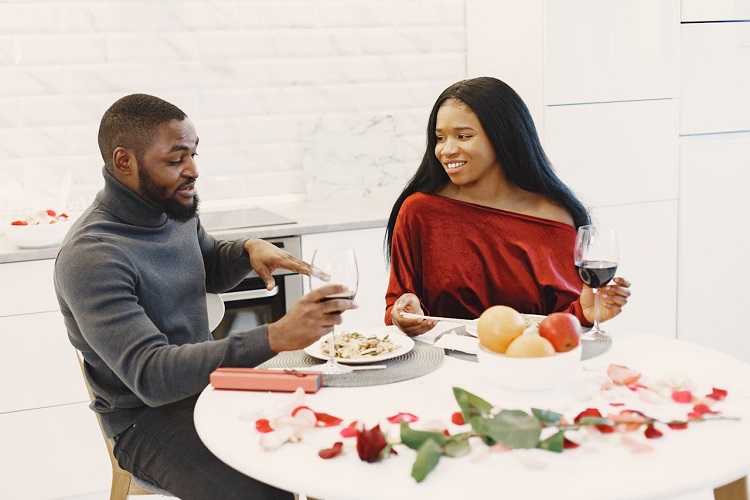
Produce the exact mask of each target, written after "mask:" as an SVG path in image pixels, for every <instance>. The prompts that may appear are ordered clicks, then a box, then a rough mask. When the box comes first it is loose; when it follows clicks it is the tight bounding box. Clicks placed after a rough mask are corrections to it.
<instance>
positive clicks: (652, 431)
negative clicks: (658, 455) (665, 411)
mask: <svg viewBox="0 0 750 500" xmlns="http://www.w3.org/2000/svg"><path fill="white" fill-rule="evenodd" d="M643 435H644V436H646V439H656V438H660V437H662V436H663V435H664V434H663V433H662V432H661V431H660V430H659V429H657V428H656V427H654V424H651V425H649V426H648V427H646V430H645V431H643Z"/></svg>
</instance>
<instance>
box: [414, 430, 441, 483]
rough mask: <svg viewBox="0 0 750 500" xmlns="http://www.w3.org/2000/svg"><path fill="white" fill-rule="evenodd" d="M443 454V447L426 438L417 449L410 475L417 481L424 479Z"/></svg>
mask: <svg viewBox="0 0 750 500" xmlns="http://www.w3.org/2000/svg"><path fill="white" fill-rule="evenodd" d="M441 456H443V448H442V447H441V446H440V445H439V444H437V443H436V442H435V441H433V440H432V439H428V440H427V441H425V442H424V443H422V446H420V447H419V449H418V450H417V459H416V460H415V461H414V465H413V466H412V468H411V477H413V478H414V479H416V480H417V482H418V483H421V482H422V481H424V478H426V477H427V474H429V473H430V472H432V469H434V468H435V466H437V464H438V462H439V461H440V457H441Z"/></svg>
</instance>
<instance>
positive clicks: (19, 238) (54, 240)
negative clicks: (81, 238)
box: [5, 219, 72, 248]
mask: <svg viewBox="0 0 750 500" xmlns="http://www.w3.org/2000/svg"><path fill="white" fill-rule="evenodd" d="M71 225H72V222H71V221H70V219H68V220H65V221H58V222H55V223H52V224H30V225H27V226H14V225H11V224H8V225H6V226H5V237H6V238H8V240H10V242H11V243H13V244H14V245H16V246H17V247H19V248H47V247H54V246H57V245H59V244H60V243H62V240H63V238H65V235H66V234H68V230H69V229H70V226H71Z"/></svg>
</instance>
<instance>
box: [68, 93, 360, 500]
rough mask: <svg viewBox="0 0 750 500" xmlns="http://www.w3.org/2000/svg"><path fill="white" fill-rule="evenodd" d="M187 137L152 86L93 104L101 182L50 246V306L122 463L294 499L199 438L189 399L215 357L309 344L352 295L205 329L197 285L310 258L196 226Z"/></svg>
mask: <svg viewBox="0 0 750 500" xmlns="http://www.w3.org/2000/svg"><path fill="white" fill-rule="evenodd" d="M197 147H198V136H197V134H196V132H195V128H194V126H193V123H192V122H191V121H190V119H188V118H187V116H186V115H185V113H183V112H182V111H181V110H180V109H179V108H177V107H176V106H174V105H172V104H170V103H168V102H166V101H163V100H162V99H159V98H157V97H153V96H149V95H144V94H134V95H129V96H126V97H123V98H122V99H120V100H118V101H117V102H115V103H114V104H113V105H112V106H111V107H110V108H109V109H108V110H107V111H106V112H105V113H104V116H103V117H102V120H101V124H100V127H99V149H100V150H101V153H102V158H103V159H104V169H103V175H104V188H103V189H102V190H101V191H100V192H99V193H98V194H97V196H96V199H95V200H94V202H93V203H92V205H91V206H90V207H89V208H88V209H87V210H86V211H85V212H84V213H83V214H82V215H81V217H80V218H79V219H78V220H77V221H76V222H75V224H74V225H73V227H71V229H70V231H69V233H68V236H67V237H66V239H65V241H64V242H63V244H62V246H61V248H60V251H59V253H58V256H57V260H56V263H55V289H56V292H57V297H58V301H59V303H60V309H61V312H62V314H63V317H64V320H65V325H66V328H67V330H68V337H69V339H70V342H71V343H72V344H73V346H74V347H75V348H76V349H78V350H80V351H81V353H82V354H83V357H84V359H85V361H86V364H85V368H86V378H87V380H88V382H89V384H90V386H91V388H92V390H93V392H94V395H95V396H96V398H95V400H94V402H93V403H92V405H91V407H92V409H93V410H94V411H95V412H97V413H98V414H99V416H100V418H101V422H102V426H103V428H104V430H105V432H106V434H107V435H108V436H110V437H113V438H114V439H115V448H114V454H115V457H116V458H117V460H118V462H119V463H120V466H121V467H122V468H124V469H126V470H128V471H130V472H131V473H132V474H133V475H135V476H138V477H140V478H142V479H145V480H147V481H149V482H151V483H154V484H156V485H158V486H160V487H161V488H163V489H165V490H168V491H170V492H172V493H173V494H175V495H176V496H178V497H179V498H181V499H183V500H187V499H217V498H221V499H232V498H238V499H239V498H243V499H247V498H258V499H261V498H262V499H266V498H291V494H289V493H287V492H284V491H281V490H278V489H276V488H273V487H271V486H269V485H266V484H263V483H260V482H258V481H255V480H253V479H251V478H249V477H247V476H245V475H243V474H241V473H239V472H237V471H235V470H234V469H232V468H230V467H228V466H226V465H225V464H224V463H222V462H221V461H219V460H218V459H217V458H216V457H214V456H213V455H212V454H211V453H210V452H209V451H208V449H206V447H205V446H204V445H203V443H202V442H201V441H200V439H199V438H198V436H197V433H196V431H195V427H194V425H193V407H194V404H195V401H196V399H197V396H198V394H199V393H200V392H201V390H203V388H204V387H205V386H206V385H207V384H208V378H209V374H210V373H211V372H212V371H213V370H214V369H216V368H217V367H219V366H256V365H257V364H259V363H261V362H263V361H265V360H267V359H269V358H270V357H272V356H274V355H275V354H276V353H278V352H280V351H284V350H292V349H300V348H302V347H304V346H307V345H309V344H311V343H312V342H314V341H316V340H317V339H318V338H320V337H321V336H322V335H324V334H326V333H329V332H330V331H331V329H332V327H333V325H334V324H339V323H340V322H341V315H340V313H339V312H338V311H345V310H348V309H352V308H354V307H356V305H355V304H354V303H353V302H352V301H351V300H345V299H336V300H331V301H328V302H322V301H321V299H323V297H325V296H326V295H331V294H336V293H341V292H342V291H344V290H345V288H344V287H343V286H340V285H327V286H326V287H323V288H320V289H318V290H316V291H313V292H311V293H309V294H307V295H305V296H304V297H302V298H301V299H300V300H299V301H298V302H297V303H296V304H295V305H294V306H293V307H291V308H290V310H289V312H288V313H287V314H286V315H285V316H284V317H283V318H281V319H280V320H279V321H277V322H275V323H272V324H269V325H264V326H261V327H259V328H256V329H253V330H250V331H244V332H236V333H233V334H231V335H230V336H229V337H227V338H225V339H222V340H218V341H213V340H211V336H210V332H209V329H208V317H207V311H206V299H205V294H206V292H207V291H209V292H221V291H225V290H228V289H230V288H232V287H234V286H235V285H237V284H238V283H239V282H240V281H241V280H242V279H243V278H244V277H245V276H246V275H247V274H248V273H249V272H250V268H251V267H252V268H253V269H254V270H255V271H256V272H257V273H258V275H260V276H261V278H263V279H264V281H265V282H266V284H267V286H268V287H269V288H272V287H273V285H274V280H273V277H272V276H271V273H272V272H273V270H274V269H277V268H279V267H283V268H286V269H290V270H292V271H296V272H300V273H303V274H309V272H310V266H309V264H307V263H305V262H303V261H300V260H298V259H296V258H294V257H292V256H291V255H289V254H287V253H286V252H283V251H282V250H279V249H277V248H276V247H275V246H274V245H272V244H270V243H268V242H265V241H263V240H255V239H250V240H237V241H217V240H215V239H214V238H213V237H212V236H210V235H209V234H207V233H206V232H205V231H204V229H203V227H202V226H201V224H200V220H199V218H197V217H196V213H197V209H198V195H197V193H196V189H195V182H196V179H197V178H198V168H197V165H196V163H195V157H196V155H197Z"/></svg>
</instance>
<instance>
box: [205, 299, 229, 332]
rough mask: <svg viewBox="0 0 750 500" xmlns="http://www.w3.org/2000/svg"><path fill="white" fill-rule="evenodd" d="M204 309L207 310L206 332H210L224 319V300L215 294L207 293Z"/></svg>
mask: <svg viewBox="0 0 750 500" xmlns="http://www.w3.org/2000/svg"><path fill="white" fill-rule="evenodd" d="M206 307H207V308H208V330H209V331H211V332H212V331H214V330H215V329H216V327H217V326H219V323H221V320H222V319H223V318H224V312H225V310H226V308H225V306H224V300H222V298H221V297H220V296H219V294H217V293H207V294H206Z"/></svg>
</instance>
